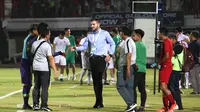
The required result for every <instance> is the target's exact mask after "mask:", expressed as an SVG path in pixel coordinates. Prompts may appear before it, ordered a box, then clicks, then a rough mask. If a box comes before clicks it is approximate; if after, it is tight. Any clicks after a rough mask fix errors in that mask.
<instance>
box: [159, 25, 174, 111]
mask: <svg viewBox="0 0 200 112" xmlns="http://www.w3.org/2000/svg"><path fill="white" fill-rule="evenodd" d="M167 36H168V30H167V28H165V27H161V28H160V29H159V39H160V40H163V48H162V50H161V55H160V59H159V62H158V65H160V66H161V69H160V71H159V81H160V88H161V90H162V92H163V104H164V107H163V108H161V109H160V110H158V111H157V112H163V111H168V112H173V110H174V109H175V108H176V107H177V105H176V103H175V101H174V98H173V96H172V94H171V91H170V90H169V89H168V86H167V85H168V81H169V78H170V74H171V72H172V62H171V59H172V54H173V47H172V41H171V40H170V39H169V38H168V37H167ZM168 103H170V104H171V107H170V108H169V109H168Z"/></svg>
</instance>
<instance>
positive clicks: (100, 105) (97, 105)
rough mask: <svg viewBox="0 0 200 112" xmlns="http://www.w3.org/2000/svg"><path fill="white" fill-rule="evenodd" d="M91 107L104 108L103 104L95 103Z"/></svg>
mask: <svg viewBox="0 0 200 112" xmlns="http://www.w3.org/2000/svg"><path fill="white" fill-rule="evenodd" d="M93 108H104V105H103V104H95V105H94V106H93Z"/></svg>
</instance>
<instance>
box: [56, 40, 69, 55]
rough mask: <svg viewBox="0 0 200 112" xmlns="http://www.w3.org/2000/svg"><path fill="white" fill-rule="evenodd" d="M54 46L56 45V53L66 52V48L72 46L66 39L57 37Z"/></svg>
mask: <svg viewBox="0 0 200 112" xmlns="http://www.w3.org/2000/svg"><path fill="white" fill-rule="evenodd" d="M53 43H54V45H55V48H56V49H55V52H59V51H61V52H65V48H66V46H69V45H70V42H69V40H68V39H67V38H66V37H64V38H63V39H61V38H60V37H56V38H55V39H54V41H53Z"/></svg>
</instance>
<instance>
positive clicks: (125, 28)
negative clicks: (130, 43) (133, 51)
mask: <svg viewBox="0 0 200 112" xmlns="http://www.w3.org/2000/svg"><path fill="white" fill-rule="evenodd" d="M120 31H121V32H122V33H124V35H127V36H131V33H132V31H131V29H129V28H127V27H122V28H121V30H120Z"/></svg>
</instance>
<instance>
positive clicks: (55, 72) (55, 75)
mask: <svg viewBox="0 0 200 112" xmlns="http://www.w3.org/2000/svg"><path fill="white" fill-rule="evenodd" d="M54 80H58V71H57V70H56V71H54Z"/></svg>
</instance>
